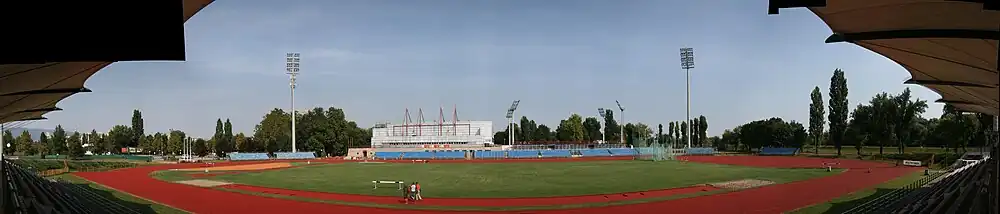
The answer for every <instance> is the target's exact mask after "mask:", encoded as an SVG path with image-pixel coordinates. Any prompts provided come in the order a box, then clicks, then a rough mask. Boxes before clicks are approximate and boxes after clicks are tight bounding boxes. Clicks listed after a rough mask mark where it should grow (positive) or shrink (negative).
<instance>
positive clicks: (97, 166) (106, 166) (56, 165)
mask: <svg viewBox="0 0 1000 214" xmlns="http://www.w3.org/2000/svg"><path fill="white" fill-rule="evenodd" d="M11 161H12V162H14V163H15V164H17V165H18V166H21V167H24V168H30V169H31V170H32V171H45V170H52V169H62V168H63V161H62V160H37V159H36V160H32V159H15V160H11ZM137 165H138V164H135V163H129V162H100V161H69V162H67V163H66V166H68V167H69V170H70V171H105V170H112V169H119V168H129V167H135V166H137Z"/></svg>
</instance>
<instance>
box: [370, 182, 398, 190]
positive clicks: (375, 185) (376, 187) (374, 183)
mask: <svg viewBox="0 0 1000 214" xmlns="http://www.w3.org/2000/svg"><path fill="white" fill-rule="evenodd" d="M403 183H405V182H403V181H379V180H374V181H372V186H373V187H374V188H372V189H378V185H379V184H396V186H397V187H398V189H397V190H401V189H403Z"/></svg>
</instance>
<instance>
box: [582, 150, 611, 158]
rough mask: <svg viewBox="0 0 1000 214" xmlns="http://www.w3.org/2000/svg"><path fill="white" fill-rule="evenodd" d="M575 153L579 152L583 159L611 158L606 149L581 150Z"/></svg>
mask: <svg viewBox="0 0 1000 214" xmlns="http://www.w3.org/2000/svg"><path fill="white" fill-rule="evenodd" d="M577 151H578V152H580V156H583V157H605V156H611V152H608V150H607V149H581V150H577Z"/></svg>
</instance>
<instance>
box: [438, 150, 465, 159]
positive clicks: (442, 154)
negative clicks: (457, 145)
mask: <svg viewBox="0 0 1000 214" xmlns="http://www.w3.org/2000/svg"><path fill="white" fill-rule="evenodd" d="M463 158H465V152H461V151H454V152H446V151H437V152H434V159H463Z"/></svg>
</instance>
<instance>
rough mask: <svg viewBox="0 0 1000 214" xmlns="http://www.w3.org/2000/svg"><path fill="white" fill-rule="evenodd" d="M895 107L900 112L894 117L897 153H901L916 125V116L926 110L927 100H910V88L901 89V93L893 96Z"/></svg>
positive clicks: (909, 141) (918, 116) (910, 139)
mask: <svg viewBox="0 0 1000 214" xmlns="http://www.w3.org/2000/svg"><path fill="white" fill-rule="evenodd" d="M894 101H895V102H896V109H897V110H898V113H899V114H900V115H899V116H898V117H896V118H895V119H896V121H895V123H896V127H895V128H896V130H895V132H896V136H898V137H899V139H900V141H899V154H903V152H904V151H905V150H906V145H907V144H908V143H911V141H912V140H913V139H912V136H911V132H912V131H913V129H914V126H915V125H916V121H917V118H920V115H921V114H923V113H924V112H925V111H927V101H924V100H920V99H917V100H916V101H913V100H910V88H906V89H905V90H903V93H901V94H899V95H898V96H896V97H895V99H894Z"/></svg>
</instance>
